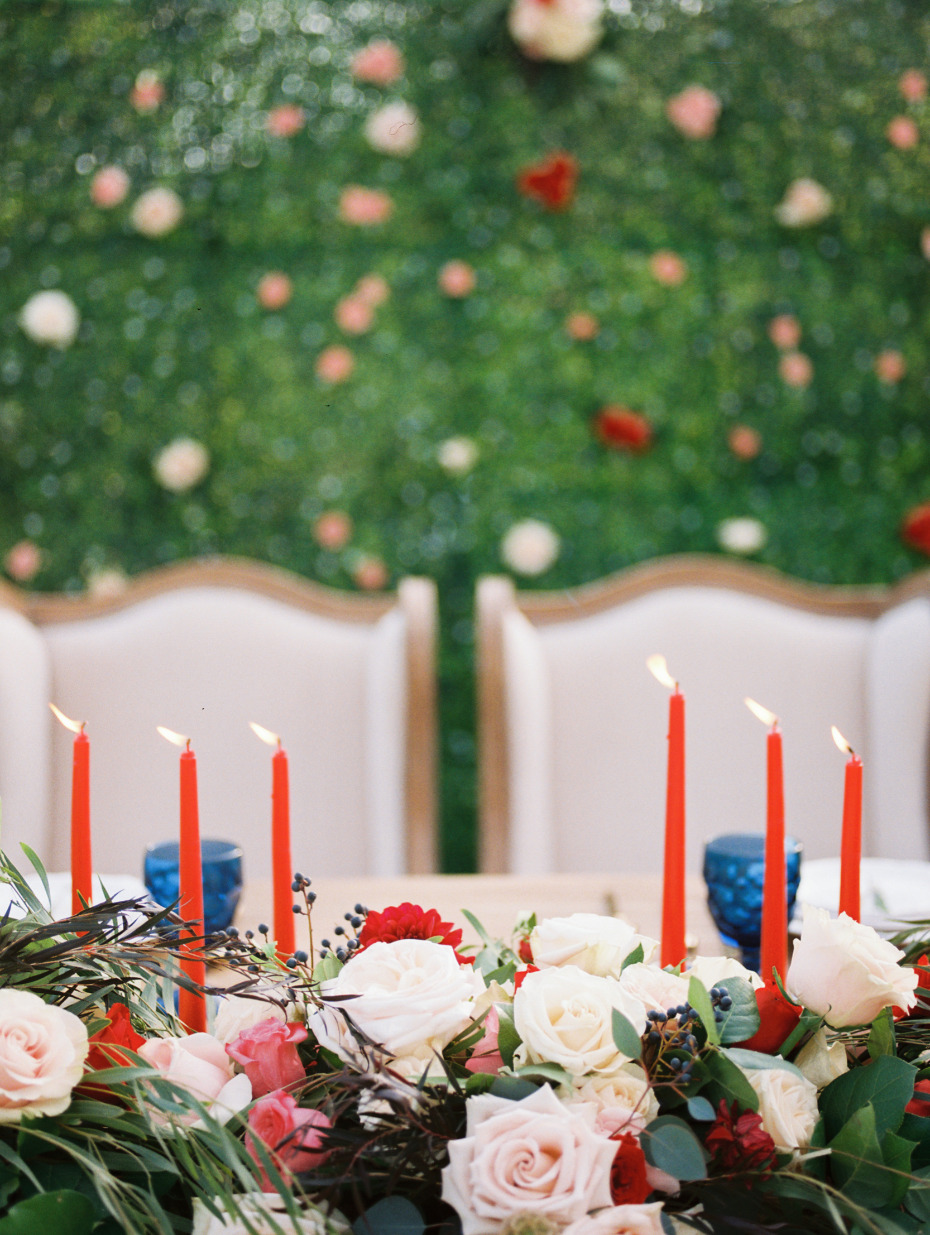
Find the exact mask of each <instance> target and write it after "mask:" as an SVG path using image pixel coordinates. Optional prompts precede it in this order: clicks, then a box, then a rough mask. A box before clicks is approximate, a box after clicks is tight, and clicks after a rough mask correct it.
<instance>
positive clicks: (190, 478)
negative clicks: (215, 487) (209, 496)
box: [153, 437, 210, 493]
mask: <svg viewBox="0 0 930 1235" xmlns="http://www.w3.org/2000/svg"><path fill="white" fill-rule="evenodd" d="M153 468H154V471H155V479H156V480H157V481H158V483H159V484H160V485H163V486H164V488H166V489H170V490H171V492H172V493H183V492H184V490H185V489H192V488H193V487H194V485H196V484H199V483H200V481H201V480H203V478H204V476H206V474H207V472H208V471H209V468H210V455H209V452H208V451H207V448H206V446H203V445H201V443H200V442H195V441H194V439H193V438H191V437H176V438H175V439H174V441H173V442H169V443H168V445H167V446H165V447H164V449H163V450H160V451H159V452H158V454H157V455H156V456H155V462H154V464H153Z"/></svg>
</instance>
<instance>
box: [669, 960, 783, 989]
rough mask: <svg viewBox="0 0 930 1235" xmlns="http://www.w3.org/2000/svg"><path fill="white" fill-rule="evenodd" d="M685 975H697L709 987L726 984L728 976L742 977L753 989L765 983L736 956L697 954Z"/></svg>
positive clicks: (759, 987) (688, 976)
mask: <svg viewBox="0 0 930 1235" xmlns="http://www.w3.org/2000/svg"><path fill="white" fill-rule="evenodd" d="M685 977H687V978H690V977H695V978H697V980H698V981H699V982H700V983H701V984H702V985H703V986H704V987H705V988H706V989H707V990H710V989H711V987H712V986H726V984H727V978H742V979H743V981H744V982H748V983H749V985H750V986H751V987H752V988H753V990H761V988H762V987H763V986H765V983H764V982H763V981H762V979H761V978H760V977H759V975H758V974H757V973H753V971H752V970H751V969H747V968H746V966H745V965H741V964H740V963H739V961H738V960H737V959H736V957H735V956H696V957H695V958H694V960H693V961H692V963H691V966H690V968H689V969H688V972H687V973H686V974H685Z"/></svg>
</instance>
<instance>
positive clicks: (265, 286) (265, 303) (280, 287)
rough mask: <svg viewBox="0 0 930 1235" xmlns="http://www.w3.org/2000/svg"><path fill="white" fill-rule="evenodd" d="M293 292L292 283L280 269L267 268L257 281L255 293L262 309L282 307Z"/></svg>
mask: <svg viewBox="0 0 930 1235" xmlns="http://www.w3.org/2000/svg"><path fill="white" fill-rule="evenodd" d="M293 294H294V285H293V283H292V282H291V281H290V279H289V278H288V277H287V275H286V274H284V273H283V272H282V271H280V270H269V271H268V273H267V274H263V275H262V277H261V278H260V279H259V281H258V287H257V288H256V289H255V295H256V296H257V297H258V303H259V304H260V305H261V306H262V308H263V309H283V308H284V306H285V305H286V304H287V303H288V301H289V300H290V298H291V296H293Z"/></svg>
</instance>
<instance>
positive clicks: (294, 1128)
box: [246, 1090, 332, 1192]
mask: <svg viewBox="0 0 930 1235" xmlns="http://www.w3.org/2000/svg"><path fill="white" fill-rule="evenodd" d="M331 1127H332V1121H331V1120H330V1118H329V1116H328V1115H326V1114H324V1112H323V1111H317V1110H311V1109H307V1108H305V1107H300V1106H298V1105H297V1102H296V1100H295V1098H294V1097H293V1096H292V1095H291V1094H287V1093H282V1092H280V1091H278V1090H276V1091H274V1092H272V1093H269V1094H266V1095H265V1096H264V1097H262V1098H260V1099H259V1100H258V1102H256V1103H255V1105H254V1106H253V1108H252V1110H251V1111H250V1112H249V1133H250V1135H249V1136H248V1139H247V1141H246V1148H247V1150H248V1152H249V1155H250V1156H251V1157H252V1159H253V1160H254V1161H255V1162H256V1164H257V1165H258V1166H259V1168H260V1169H261V1168H262V1162H261V1157H260V1156H259V1154H258V1152H257V1151H256V1149H255V1141H256V1140H258V1141H261V1143H262V1144H263V1145H264V1146H265V1148H266V1149H267V1150H268V1151H269V1152H270V1153H271V1157H272V1159H273V1160H274V1164H275V1166H276V1167H277V1168H278V1170H279V1171H282V1172H285V1171H293V1172H294V1173H295V1174H299V1173H300V1172H301V1171H309V1170H312V1169H313V1167H315V1166H319V1165H320V1163H322V1162H325V1161H326V1159H327V1158H328V1157H329V1151H328V1150H326V1149H324V1148H323V1142H324V1137H325V1134H326V1132H327V1131H328V1130H329V1129H330V1128H331ZM261 1174H262V1186H263V1189H264V1191H266V1192H272V1191H274V1190H275V1189H274V1185H273V1184H271V1183H269V1181H268V1176H267V1175H266V1173H265V1171H264V1170H263V1169H261Z"/></svg>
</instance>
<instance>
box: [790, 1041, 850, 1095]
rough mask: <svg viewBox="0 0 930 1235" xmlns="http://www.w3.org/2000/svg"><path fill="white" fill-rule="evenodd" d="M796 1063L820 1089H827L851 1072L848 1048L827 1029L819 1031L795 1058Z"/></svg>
mask: <svg viewBox="0 0 930 1235" xmlns="http://www.w3.org/2000/svg"><path fill="white" fill-rule="evenodd" d="M794 1062H795V1066H796V1067H798V1068H800V1070H801V1072H803V1073H804V1075H805V1076H806V1077H807V1079H808V1080H809V1081H810V1082H811V1084H812V1085H816V1086H817V1088H818V1089H823V1088H825V1086H827V1085H829V1084H830V1082H831V1081H835V1080H836V1078H837V1077H838V1076H842V1075H843V1073H844V1072H848V1071H849V1060H848V1059H847V1058H846V1047H845V1046H844V1044H843V1043H842V1042H837V1041H836V1040H835V1039H834V1038H833V1036H832V1034H830V1033H829V1032H828V1031H827V1030H826V1029H818V1030H817V1032H816V1033H815V1034H814V1036H813V1037H812V1038H811V1040H810V1041H809V1042H806V1043H805V1044H804V1046H803V1048H802V1049H801V1050H800V1051H799V1052H798V1054H797V1055H796V1056H795V1060H794Z"/></svg>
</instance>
